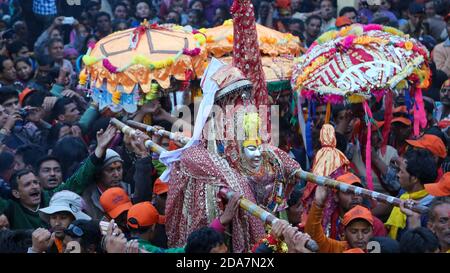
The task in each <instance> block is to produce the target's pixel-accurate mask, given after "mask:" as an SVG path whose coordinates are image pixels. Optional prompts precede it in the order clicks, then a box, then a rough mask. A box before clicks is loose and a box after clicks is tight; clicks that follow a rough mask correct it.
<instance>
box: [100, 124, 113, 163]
mask: <svg viewBox="0 0 450 273" xmlns="http://www.w3.org/2000/svg"><path fill="white" fill-rule="evenodd" d="M116 133H117V129H116V127H114V126H113V125H111V124H110V125H109V126H108V128H106V130H105V131H103V129H101V130H100V131H98V132H97V147H96V148H95V156H97V157H98V158H102V157H103V156H104V154H105V152H106V149H107V148H108V145H109V143H110V142H111V141H112V140H113V138H114V136H115V135H116Z"/></svg>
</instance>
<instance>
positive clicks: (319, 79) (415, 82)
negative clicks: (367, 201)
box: [291, 24, 430, 189]
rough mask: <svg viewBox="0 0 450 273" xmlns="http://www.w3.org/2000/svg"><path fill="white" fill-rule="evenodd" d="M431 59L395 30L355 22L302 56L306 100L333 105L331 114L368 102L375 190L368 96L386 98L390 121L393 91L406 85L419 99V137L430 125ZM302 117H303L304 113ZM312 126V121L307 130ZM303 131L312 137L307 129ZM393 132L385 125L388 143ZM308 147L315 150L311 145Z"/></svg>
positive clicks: (298, 78)
mask: <svg viewBox="0 0 450 273" xmlns="http://www.w3.org/2000/svg"><path fill="white" fill-rule="evenodd" d="M428 63H429V53H428V51H427V49H426V48H425V47H424V46H423V45H422V44H420V43H419V42H417V41H416V40H415V39H412V38H410V37H409V36H408V35H405V34H404V33H403V32H401V31H399V30H397V29H395V28H392V27H386V26H381V25H374V24H371V25H360V24H354V25H351V26H348V27H345V28H342V29H341V30H335V31H329V32H326V33H324V34H323V35H322V36H320V37H319V38H318V39H317V40H316V41H315V42H314V43H313V44H312V45H311V47H310V48H309V49H308V51H307V52H306V53H305V54H304V55H302V56H301V57H300V58H298V62H297V64H296V65H295V68H294V72H293V77H292V81H291V83H292V86H293V88H294V90H296V91H298V92H299V94H300V95H301V96H302V97H303V98H307V99H309V100H310V101H319V102H322V103H327V104H328V105H327V117H329V112H330V103H342V102H347V103H363V107H364V110H365V112H366V123H367V126H368V130H367V143H366V171H367V174H366V178H367V182H368V186H369V189H372V177H371V175H372V172H371V167H370V165H371V159H370V154H371V151H370V148H371V147H370V146H371V143H370V137H371V128H370V127H371V122H373V118H372V113H371V110H370V107H369V105H368V103H367V100H368V99H369V98H371V97H372V96H375V97H376V98H377V100H380V99H381V98H383V96H386V98H385V109H386V111H385V122H386V123H387V124H390V121H391V120H392V104H393V92H397V91H401V90H405V89H406V92H405V98H406V97H408V98H412V97H413V98H414V101H415V106H414V134H416V135H418V134H419V129H420V128H419V126H420V127H422V128H425V126H426V115H425V110H424V107H423V99H422V88H427V87H428V86H429V85H430V68H429V66H428ZM308 112H310V111H308ZM299 113H301V111H299ZM299 118H302V117H300V115H299ZM310 121H311V115H309V119H308V122H310ZM308 128H309V124H307V125H306V130H307V129H308ZM302 133H303V135H305V134H306V135H308V136H310V135H311V134H310V133H309V134H308V132H305V129H304V128H302ZM388 134H389V126H384V129H383V138H384V143H383V147H385V145H386V142H387V136H388ZM306 141H307V142H308V140H306ZM309 142H311V141H309ZM307 146H310V147H309V148H308V150H312V149H311V148H312V147H311V143H309V145H308V143H307ZM309 154H310V155H311V151H309Z"/></svg>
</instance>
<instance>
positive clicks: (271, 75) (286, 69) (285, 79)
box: [219, 56, 294, 92]
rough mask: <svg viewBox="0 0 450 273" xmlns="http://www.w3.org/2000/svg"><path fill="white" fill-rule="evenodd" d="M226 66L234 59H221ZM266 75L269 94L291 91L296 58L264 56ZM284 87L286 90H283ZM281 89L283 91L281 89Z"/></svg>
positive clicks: (263, 64) (229, 57) (262, 58)
mask: <svg viewBox="0 0 450 273" xmlns="http://www.w3.org/2000/svg"><path fill="white" fill-rule="evenodd" d="M219 59H220V60H221V61H222V62H224V63H226V64H231V63H232V62H233V60H232V57H231V56H228V57H222V58H219ZM261 61H262V66H263V71H264V75H265V78H266V82H267V88H268V89H269V92H273V91H280V90H281V89H285V90H287V89H290V82H289V81H290V79H291V77H292V69H293V67H294V58H293V57H289V56H278V57H270V56H262V57H261ZM282 86H283V87H284V88H282ZM280 88H281V89H280Z"/></svg>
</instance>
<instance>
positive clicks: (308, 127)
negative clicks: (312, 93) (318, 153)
mask: <svg viewBox="0 0 450 273" xmlns="http://www.w3.org/2000/svg"><path fill="white" fill-rule="evenodd" d="M315 112H316V109H315V103H314V101H312V100H309V101H308V121H307V122H306V128H305V135H306V153H307V155H308V157H309V158H310V159H312V158H313V156H314V152H313V145H312V121H313V116H314V115H315Z"/></svg>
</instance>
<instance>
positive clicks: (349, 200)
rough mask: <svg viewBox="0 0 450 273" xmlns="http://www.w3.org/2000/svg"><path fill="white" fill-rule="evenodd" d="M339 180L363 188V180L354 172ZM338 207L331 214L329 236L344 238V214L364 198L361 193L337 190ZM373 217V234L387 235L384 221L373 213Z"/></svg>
mask: <svg viewBox="0 0 450 273" xmlns="http://www.w3.org/2000/svg"><path fill="white" fill-rule="evenodd" d="M336 180H337V181H340V182H342V183H345V184H348V185H353V186H356V187H361V188H363V185H362V183H361V180H360V179H359V178H358V177H357V176H356V175H354V174H352V173H345V174H343V175H341V176H339V177H338V178H336ZM334 199H335V200H336V202H337V204H338V207H337V209H336V210H335V211H334V213H333V214H332V216H331V219H332V220H331V222H330V225H329V229H328V230H327V232H329V236H328V237H329V238H332V239H335V240H342V239H343V238H344V234H345V233H344V225H343V223H342V221H343V217H344V215H345V214H346V213H347V212H348V211H350V209H352V208H354V207H355V206H358V205H363V202H364V199H363V197H362V196H361V195H356V194H354V193H348V192H342V191H337V192H336V194H335V195H334ZM372 217H373V236H386V229H385V228H384V224H383V222H382V221H381V220H380V219H378V218H377V217H375V216H374V215H372Z"/></svg>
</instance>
